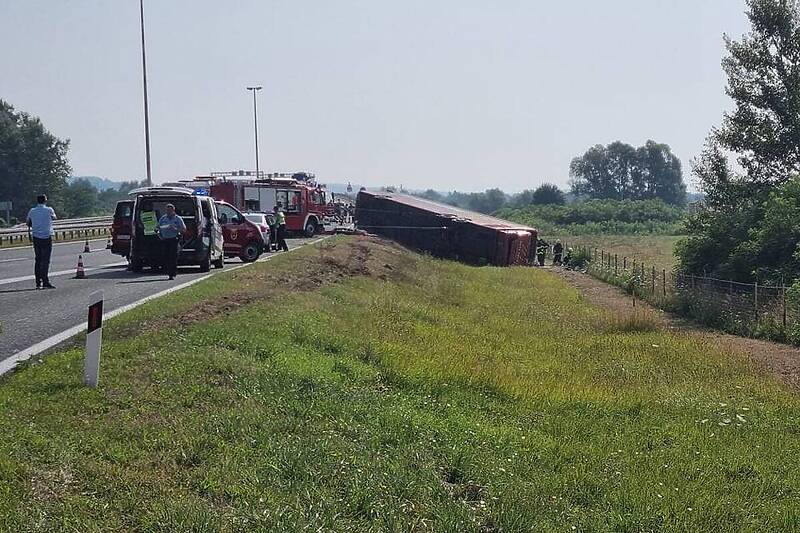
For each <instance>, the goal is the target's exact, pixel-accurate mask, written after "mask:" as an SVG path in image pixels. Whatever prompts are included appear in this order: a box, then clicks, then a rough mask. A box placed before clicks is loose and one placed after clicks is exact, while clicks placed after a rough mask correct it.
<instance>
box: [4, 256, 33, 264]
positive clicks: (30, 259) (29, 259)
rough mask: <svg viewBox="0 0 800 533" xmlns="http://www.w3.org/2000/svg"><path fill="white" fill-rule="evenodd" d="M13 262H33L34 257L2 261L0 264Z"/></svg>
mask: <svg viewBox="0 0 800 533" xmlns="http://www.w3.org/2000/svg"><path fill="white" fill-rule="evenodd" d="M12 261H33V258H32V257H18V258H16V259H0V263H11V262H12Z"/></svg>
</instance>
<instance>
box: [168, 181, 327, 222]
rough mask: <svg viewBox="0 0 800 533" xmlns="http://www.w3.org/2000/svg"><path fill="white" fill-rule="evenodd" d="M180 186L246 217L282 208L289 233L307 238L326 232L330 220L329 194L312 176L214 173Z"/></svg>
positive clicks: (183, 182) (184, 182) (181, 183)
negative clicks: (198, 191)
mask: <svg viewBox="0 0 800 533" xmlns="http://www.w3.org/2000/svg"><path fill="white" fill-rule="evenodd" d="M179 183H180V185H181V186H184V187H190V188H192V189H195V190H203V191H204V192H206V193H207V194H210V195H211V196H212V197H213V198H214V199H216V200H222V201H225V202H228V203H230V204H232V205H234V206H236V207H237V208H239V209H240V210H242V211H243V212H245V213H247V212H251V213H271V212H272V211H273V209H274V207H275V206H276V205H278V206H280V208H281V209H282V210H283V212H284V213H285V214H286V230H287V231H290V232H293V233H303V234H305V235H306V236H307V237H313V236H314V235H316V234H317V233H320V232H322V231H323V224H324V223H325V221H326V220H327V217H328V203H327V191H326V190H325V187H324V186H323V185H319V184H317V182H316V178H315V176H314V174H311V173H308V172H295V173H293V174H288V173H272V174H266V173H261V172H260V173H259V175H258V176H256V175H255V172H250V171H233V172H213V173H212V174H211V175H210V176H198V177H196V178H194V179H192V180H186V181H181V182H179Z"/></svg>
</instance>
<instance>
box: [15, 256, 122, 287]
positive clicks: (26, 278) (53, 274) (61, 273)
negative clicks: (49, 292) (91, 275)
mask: <svg viewBox="0 0 800 533" xmlns="http://www.w3.org/2000/svg"><path fill="white" fill-rule="evenodd" d="M127 264H128V262H127V261H123V262H121V263H109V264H107V265H101V266H97V267H91V268H84V269H83V271H84V272H92V271H93V270H100V269H103V268H110V267H118V266H122V265H127ZM74 273H75V269H74V268H72V269H70V270H59V271H56V272H50V273H49V275H48V277H50V278H54V277H57V276H66V275H67V274H74ZM35 278H36V276H19V277H17V278H8V279H0V285H8V284H10V283H19V282H20V281H29V280H32V279H35Z"/></svg>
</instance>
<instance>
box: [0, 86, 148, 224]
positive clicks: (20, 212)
mask: <svg viewBox="0 0 800 533" xmlns="http://www.w3.org/2000/svg"><path fill="white" fill-rule="evenodd" d="M68 149H69V140H61V139H58V138H57V137H55V136H54V135H53V134H52V133H50V132H49V131H47V129H46V128H45V127H44V125H43V124H42V121H41V120H40V119H39V118H38V117H34V116H32V115H30V114H29V113H25V112H22V111H17V110H15V109H14V107H13V106H12V105H11V104H9V103H8V102H6V101H4V100H0V201H11V202H12V206H13V209H12V211H11V218H12V220H8V221H3V222H4V223H13V222H15V221H23V220H24V219H25V216H26V214H27V212H28V209H29V208H30V207H32V205H33V204H34V203H35V201H36V196H37V195H39V194H47V196H48V203H49V205H51V206H52V207H53V208H54V209H55V211H56V214H57V215H58V216H59V217H62V218H74V217H84V216H92V215H105V214H109V213H111V212H113V210H114V206H115V205H116V203H117V201H118V200H121V199H123V198H125V197H126V196H127V193H128V192H129V191H130V190H132V189H134V188H135V187H137V186H139V185H140V184H139V183H138V182H136V181H129V182H122V183H120V184H119V186H118V187H116V188H113V189H107V190H103V191H100V190H98V189H97V188H96V187H95V186H94V185H92V184H91V183H90V182H89V181H87V180H81V179H78V180H72V181H70V180H69V176H70V174H71V173H72V168H71V167H70V165H69V162H68V160H67V151H68Z"/></svg>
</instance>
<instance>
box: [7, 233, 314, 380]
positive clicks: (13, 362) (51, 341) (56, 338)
mask: <svg viewBox="0 0 800 533" xmlns="http://www.w3.org/2000/svg"><path fill="white" fill-rule="evenodd" d="M328 237H330V236H329V235H328V236H325V237H321V238H319V239H315V240H313V241H311V242H307V243H303V244H301V245H299V246H297V247H296V248H292V249H291V250H289V251H290V252H292V251H294V250H298V249H300V248H302V247H304V246H308V245H312V244H316V243H318V242H320V241H324V240H325V239H327V238H328ZM278 255H279V254H271V255H265V256H264V257H261V258H260V259H259V260H258V261H256V262H257V263H260V262H263V261H269V260H270V259H272V258H273V257H277V256H278ZM123 264H127V263H123ZM252 264H254V263H243V264H241V265H236V266H234V267H230V268H225V269H222V270H217V271H216V272H212V273H210V274H206V275H205V276H201V277H199V278H195V279H193V280H190V281H187V282H185V283H181V284H180V285H175V286H174V287H170V288H169V289H164V290H163V291H160V292H157V293H155V294H151V295H150V296H145V297H144V298H142V299H140V300H137V301H135V302H133V303H129V304H127V305H123V306H122V307H118V308H116V309H114V310H113V311H108V312H107V313H103V319H104V320H109V319H111V318H114V317H115V316H118V315H121V314H122V313H124V312H126V311H130V310H131V309H135V308H137V307H139V306H140V305H142V304H145V303H147V302H149V301H151V300H155V299H156V298H160V297H161V296H165V295H167V294H170V293H172V292H175V291H179V290H181V289H185V288H186V287H191V286H192V285H194V284H195V283H200V282H201V281H204V280H207V279H208V278H210V277H211V276H216V275H217V274H222V273H224V272H233V271H234V270H239V269H240V268H244V267H247V266H250V265H252ZM85 330H86V323H81V324H78V325H77V326H73V327H71V328H69V329H67V330H65V331H62V332H61V333H58V334H56V335H53V336H52V337H49V338H47V339H45V340H43V341H41V342H37V343H36V344H34V345H33V346H30V347H28V348H25V349H24V350H21V351H19V352H17V353H15V354H14V355H12V356H11V357H9V358H7V359H4V360H2V361H0V376H2V375H3V374H5V373H6V372H8V371H9V370H12V369H13V368H14V367H16V366H17V364H18V363H20V362H22V361H27V360H28V359H30V358H31V357H33V356H34V355H38V354H40V353H42V352H44V351H45V350H49V349H50V348H52V347H53V346H56V345H58V344H61V343H62V342H64V341H66V340H67V339H70V338H71V337H74V336H75V335H77V334H79V333H81V332H83V331H85Z"/></svg>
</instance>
